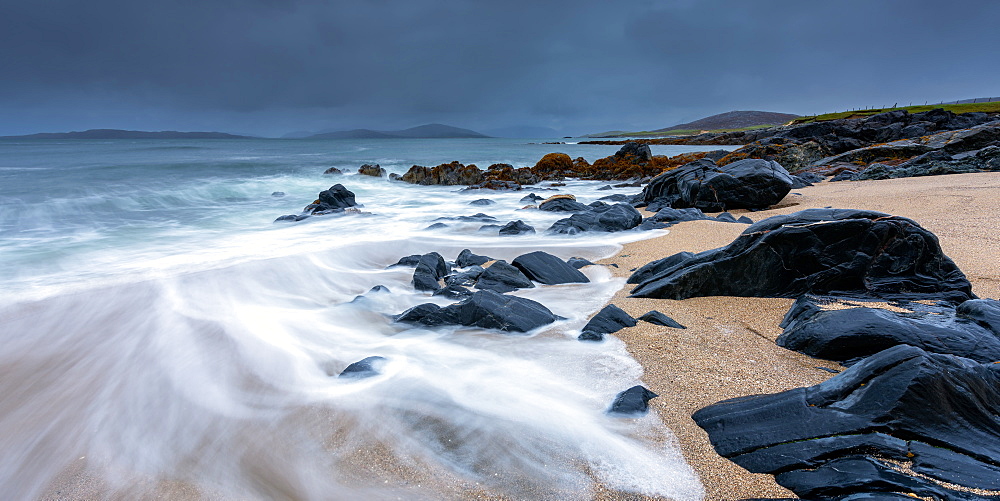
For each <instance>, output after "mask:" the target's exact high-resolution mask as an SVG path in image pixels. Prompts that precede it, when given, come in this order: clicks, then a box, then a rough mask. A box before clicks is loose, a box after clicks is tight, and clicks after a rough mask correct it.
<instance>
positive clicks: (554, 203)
mask: <svg viewBox="0 0 1000 501" xmlns="http://www.w3.org/2000/svg"><path fill="white" fill-rule="evenodd" d="M538 209H539V210H543V211H546V212H581V211H588V210H590V207H589V206H587V205H584V204H582V203H580V202H577V201H576V197H575V196H573V195H552V196H551V197H549V198H546V199H545V200H543V201H542V202H541V203H539V204H538Z"/></svg>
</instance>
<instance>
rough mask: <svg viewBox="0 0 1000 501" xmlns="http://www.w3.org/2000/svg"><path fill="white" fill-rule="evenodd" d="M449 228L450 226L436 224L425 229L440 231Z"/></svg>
mask: <svg viewBox="0 0 1000 501" xmlns="http://www.w3.org/2000/svg"><path fill="white" fill-rule="evenodd" d="M447 227H448V225H447V224H444V223H434V224H432V225H430V226H428V227H426V228H424V229H425V230H440V229H444V228H447Z"/></svg>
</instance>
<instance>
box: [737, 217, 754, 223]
mask: <svg viewBox="0 0 1000 501" xmlns="http://www.w3.org/2000/svg"><path fill="white" fill-rule="evenodd" d="M736 222H737V223H740V224H753V219H750V218H748V217H746V216H740V218H739V219H737V220H736Z"/></svg>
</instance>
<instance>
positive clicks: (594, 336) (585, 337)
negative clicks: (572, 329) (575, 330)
mask: <svg viewBox="0 0 1000 501" xmlns="http://www.w3.org/2000/svg"><path fill="white" fill-rule="evenodd" d="M576 339H577V340H578V341H594V342H597V341H604V333H602V332H594V331H583V332H581V333H580V335H579V336H577V337H576Z"/></svg>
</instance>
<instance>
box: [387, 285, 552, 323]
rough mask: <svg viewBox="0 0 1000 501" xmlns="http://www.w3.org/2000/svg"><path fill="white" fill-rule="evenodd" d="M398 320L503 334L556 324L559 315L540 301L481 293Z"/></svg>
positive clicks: (419, 309) (411, 311)
mask: <svg viewBox="0 0 1000 501" xmlns="http://www.w3.org/2000/svg"><path fill="white" fill-rule="evenodd" d="M395 320H396V321H397V322H409V323H419V324H422V325H426V326H441V325H462V326H466V327H479V328H481V329H496V330H499V331H503V332H528V331H530V330H533V329H537V328H539V327H542V326H544V325H547V324H550V323H552V322H555V321H556V316H555V315H554V314H553V313H552V312H551V311H549V309H548V308H546V307H545V306H544V305H542V304H541V303H538V302H536V301H532V300H530V299H525V298H523V297H516V296H507V295H504V294H500V293H498V292H494V291H491V290H481V291H478V292H476V293H475V294H473V295H472V296H470V297H469V298H467V299H465V300H463V301H461V302H458V303H455V304H452V305H449V306H445V307H443V308H442V307H440V306H438V305H436V304H433V303H427V304H422V305H419V306H414V307H413V308H410V309H409V310H406V311H405V312H403V313H401V314H400V315H398V316H396V317H395Z"/></svg>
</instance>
